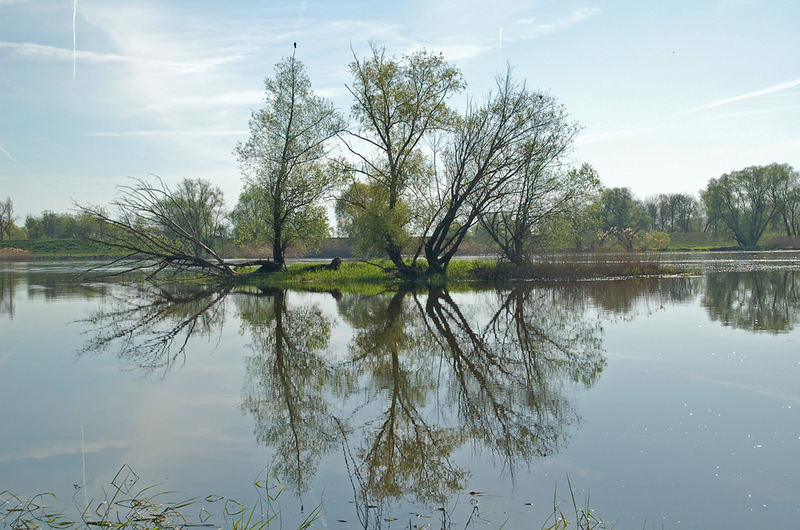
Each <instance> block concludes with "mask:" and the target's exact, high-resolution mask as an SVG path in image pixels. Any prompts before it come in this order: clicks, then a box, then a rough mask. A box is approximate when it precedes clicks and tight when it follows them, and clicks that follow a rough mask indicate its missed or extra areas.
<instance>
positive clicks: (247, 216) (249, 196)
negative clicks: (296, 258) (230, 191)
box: [231, 184, 331, 251]
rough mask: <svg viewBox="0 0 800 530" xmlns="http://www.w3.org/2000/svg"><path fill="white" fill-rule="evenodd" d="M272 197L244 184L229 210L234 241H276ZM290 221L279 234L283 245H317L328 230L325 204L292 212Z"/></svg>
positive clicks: (306, 247) (299, 247)
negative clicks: (234, 203) (236, 200)
mask: <svg viewBox="0 0 800 530" xmlns="http://www.w3.org/2000/svg"><path fill="white" fill-rule="evenodd" d="M274 211H275V203H274V200H273V197H272V196H271V195H270V194H269V193H267V192H266V191H265V189H264V188H262V187H260V186H254V185H250V184H245V188H244V191H242V194H241V195H240V196H239V202H238V203H237V204H236V207H235V208H234V209H233V211H232V212H231V220H232V221H233V225H234V237H235V239H236V241H237V243H240V244H247V243H253V242H255V243H267V244H270V245H272V244H273V242H274V241H275V225H274V224H273V212H274ZM291 220H292V222H291V223H286V224H285V225H284V226H283V228H282V232H281V234H280V237H281V238H282V240H283V242H284V243H285V247H284V248H287V249H288V248H294V249H296V250H299V251H309V250H314V249H317V248H319V245H320V243H321V242H322V241H323V239H325V238H326V237H328V236H329V235H330V233H331V228H330V225H329V224H328V216H327V213H326V210H325V207H324V206H320V205H308V206H305V207H304V208H299V209H297V210H295V211H293V212H292V214H291Z"/></svg>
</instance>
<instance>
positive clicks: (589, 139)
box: [575, 127, 655, 145]
mask: <svg viewBox="0 0 800 530" xmlns="http://www.w3.org/2000/svg"><path fill="white" fill-rule="evenodd" d="M654 130H655V129H654V128H653V127H634V128H630V129H620V130H617V131H608V132H603V133H596V134H586V135H580V136H578V138H577V140H575V145H588V144H596V143H598V142H605V141H606V140H614V139H616V138H623V137H628V136H639V135H641V134H646V133H649V132H652V131H654Z"/></svg>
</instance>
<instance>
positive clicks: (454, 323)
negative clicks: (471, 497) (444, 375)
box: [425, 287, 605, 472]
mask: <svg viewBox="0 0 800 530" xmlns="http://www.w3.org/2000/svg"><path fill="white" fill-rule="evenodd" d="M562 295H563V290H562V291H559V290H556V289H551V288H547V289H542V290H537V289H531V288H526V287H519V288H516V289H513V290H511V291H508V292H506V293H503V292H498V293H497V295H496V300H495V303H494V304H493V307H494V308H496V309H495V310H494V312H493V314H492V316H491V318H490V320H489V321H488V323H487V324H486V325H485V326H483V327H482V328H480V329H476V328H475V327H474V326H473V325H472V324H471V321H473V320H474V319H470V318H468V317H467V316H466V315H465V314H464V312H463V311H462V310H461V308H459V306H458V305H457V304H456V303H455V302H454V300H453V298H452V297H451V296H450V294H449V293H448V292H447V291H446V290H438V289H434V290H432V291H431V293H430V294H429V296H428V299H427V303H426V307H425V315H426V318H427V320H428V322H429V323H430V325H431V327H432V328H433V330H434V331H435V335H434V336H436V337H438V338H439V340H440V341H441V343H442V350H443V353H444V355H445V358H446V359H447V360H448V361H449V363H450V367H451V370H452V376H451V379H450V381H449V384H450V386H451V395H453V396H455V403H456V405H457V410H458V417H459V419H460V420H461V424H462V428H463V429H464V430H465V431H466V432H467V433H468V435H469V437H470V438H471V439H472V440H476V441H480V442H481V444H482V445H483V446H484V447H488V448H490V449H492V450H493V451H494V452H495V453H496V454H497V455H498V456H500V457H501V458H502V459H503V462H504V463H505V465H506V466H507V467H508V469H509V470H510V471H512V472H513V469H514V465H515V461H517V460H523V461H529V460H530V459H531V458H534V457H540V456H546V455H548V454H553V453H554V452H556V451H558V450H559V449H560V448H561V447H562V445H563V443H564V441H565V437H566V435H565V433H566V432H567V429H568V427H569V426H570V425H571V424H573V423H574V422H575V421H577V414H576V413H575V411H574V409H573V407H572V406H571V404H570V402H569V400H568V398H567V397H566V396H565V395H564V394H563V386H564V383H565V382H566V381H568V380H571V381H580V382H582V383H583V384H584V385H586V386H590V385H591V384H593V383H594V381H595V380H596V379H597V376H598V374H599V373H600V371H601V370H602V368H603V367H604V366H605V359H604V357H603V355H602V338H601V334H602V329H601V328H600V326H599V324H597V323H594V324H592V323H589V322H588V321H586V320H585V319H584V318H583V310H582V309H581V308H580V307H575V306H568V305H565V298H564V297H563V296H562Z"/></svg>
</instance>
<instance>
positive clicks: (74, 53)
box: [72, 0, 78, 81]
mask: <svg viewBox="0 0 800 530" xmlns="http://www.w3.org/2000/svg"><path fill="white" fill-rule="evenodd" d="M77 16H78V0H75V3H74V4H73V5H72V80H73V81H75V65H76V63H77V57H78V47H77V38H76V35H77V32H76V31H75V20H76V18H77Z"/></svg>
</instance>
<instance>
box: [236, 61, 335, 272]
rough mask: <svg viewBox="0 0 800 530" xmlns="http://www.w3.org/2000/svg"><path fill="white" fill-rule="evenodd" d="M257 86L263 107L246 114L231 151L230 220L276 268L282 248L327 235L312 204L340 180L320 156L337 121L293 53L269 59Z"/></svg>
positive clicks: (321, 216)
mask: <svg viewBox="0 0 800 530" xmlns="http://www.w3.org/2000/svg"><path fill="white" fill-rule="evenodd" d="M264 86H265V89H266V102H267V106H266V107H265V108H263V109H261V110H259V111H256V112H254V113H253V115H252V117H251V118H250V138H249V139H248V140H247V141H246V142H244V143H239V144H237V145H236V148H235V153H236V155H237V157H238V158H239V164H240V166H241V169H242V172H243V173H244V175H245V190H244V192H243V193H242V196H241V197H240V200H239V204H238V206H237V207H236V209H235V210H234V215H233V219H234V223H235V224H236V233H237V236H238V237H239V238H240V239H244V240H251V241H263V242H267V243H268V244H270V245H271V247H272V260H273V262H274V266H275V267H277V268H279V267H282V266H283V264H284V260H285V258H284V256H285V252H286V249H287V248H288V247H289V246H291V245H297V244H298V243H302V242H304V241H306V242H308V241H309V240H313V239H319V238H320V237H322V236H324V235H327V233H328V225H327V218H326V216H325V210H324V207H322V206H321V205H320V201H321V200H322V199H323V198H324V197H326V195H327V194H328V193H330V192H331V190H332V189H334V188H335V187H336V186H337V185H338V184H339V183H340V178H339V172H337V171H335V170H333V169H332V168H331V167H330V166H326V165H324V164H323V158H324V157H325V156H326V155H327V154H328V152H329V148H328V147H327V143H328V140H330V139H331V138H332V137H334V136H336V135H337V134H339V133H340V132H341V131H342V130H343V129H344V127H345V123H344V120H343V118H342V117H341V116H340V115H339V113H338V112H336V110H335V109H334V107H333V104H332V103H330V102H329V101H327V100H325V99H323V98H321V97H318V96H316V95H315V94H314V92H313V91H312V89H311V81H310V80H309V78H308V74H307V73H306V71H305V67H304V66H303V63H302V62H300V61H299V60H298V59H296V58H295V57H294V56H292V57H287V58H285V59H283V60H282V61H281V62H279V63H278V64H276V65H275V75H274V77H273V78H267V79H266V80H265V81H264Z"/></svg>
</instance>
